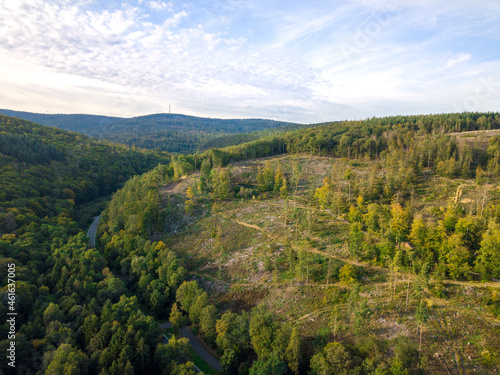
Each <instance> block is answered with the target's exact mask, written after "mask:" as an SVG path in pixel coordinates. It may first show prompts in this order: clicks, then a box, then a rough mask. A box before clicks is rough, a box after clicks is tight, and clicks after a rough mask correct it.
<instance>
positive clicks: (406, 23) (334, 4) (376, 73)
mask: <svg viewBox="0 0 500 375" xmlns="http://www.w3.org/2000/svg"><path fill="white" fill-rule="evenodd" d="M499 20H500V0H483V1H481V2H470V1H462V0H456V1H453V2H451V1H441V0H434V1H431V0H415V1H411V2H410V1H406V0H405V1H403V0H346V1H336V0H330V1H314V0H311V1H307V2H305V1H295V0H288V1H260V0H254V1H245V0H212V1H208V0H192V1H170V2H168V1H161V0H159V1H148V0H137V1H122V2H118V1H88V0H75V1H70V0H45V1H41V0H0V85H1V87H2V90H0V108H8V109H14V110H24V111H33V112H43V113H91V114H105V115H112V116H124V117H129V116H136V115H143V114H150V113H158V112H168V108H169V105H171V106H172V112H175V113H184V114H190V115H198V116H207V117H222V118H246V117H259V118H272V119H278V120H287V121H294V122H303V123H313V122H322V121H331V120H343V119H362V118H367V117H372V116H384V115H396V114H421V113H423V114H425V113H443V112H459V111H464V110H466V111H499V110H500V22H499Z"/></svg>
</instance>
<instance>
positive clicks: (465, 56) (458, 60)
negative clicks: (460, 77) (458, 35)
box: [446, 53, 471, 68]
mask: <svg viewBox="0 0 500 375" xmlns="http://www.w3.org/2000/svg"><path fill="white" fill-rule="evenodd" d="M470 58H471V55H470V54H468V53H461V54H460V55H458V56H457V57H455V58H452V59H449V60H448V61H447V62H446V68H451V67H452V66H454V65H457V64H460V63H463V62H466V61H467V60H470Z"/></svg>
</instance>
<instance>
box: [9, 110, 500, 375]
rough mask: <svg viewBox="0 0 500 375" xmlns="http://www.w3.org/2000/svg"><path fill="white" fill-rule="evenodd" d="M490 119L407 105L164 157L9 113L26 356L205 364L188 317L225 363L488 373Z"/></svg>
mask: <svg viewBox="0 0 500 375" xmlns="http://www.w3.org/2000/svg"><path fill="white" fill-rule="evenodd" d="M148 121H149V124H150V125H148V126H152V127H154V126H156V125H155V124H157V122H155V121H158V123H159V122H162V121H163V119H162V118H156V119H155V118H154V117H152V118H150V119H148ZM179 121H180V120H179ZM193 124H196V122H194V123H193ZM129 125H130V126H132V127H133V126H134V125H133V123H130V124H129ZM219 125H220V126H221V127H222V128H223V127H224V126H223V124H217V123H212V124H211V125H210V126H212V128H211V130H212V131H213V132H217V131H218V128H217V127H218V126H219ZM179 126H182V125H179ZM193 126H194V125H193ZM245 126H246V125H245ZM248 126H249V127H251V126H253V125H251V124H249V125H248ZM117 129H118V128H117ZM245 129H246V130H247V131H248V129H249V128H245ZM245 129H243V128H240V129H239V130H238V131H242V130H245ZM496 129H500V114H498V113H463V114H445V115H427V116H397V117H387V118H372V119H367V120H364V121H349V122H338V123H330V124H323V125H321V126H317V127H308V128H303V129H298V130H292V131H288V132H284V133H281V131H279V130H268V131H265V132H262V133H258V134H255V135H249V136H250V137H253V136H255V137H258V139H256V140H253V141H251V142H247V143H243V144H238V145H234V146H229V147H225V148H211V149H209V150H207V151H204V152H199V153H192V154H186V155H169V154H166V153H162V152H159V151H154V152H153V151H147V150H142V149H136V148H126V147H123V146H119V145H116V144H112V143H109V142H105V141H98V140H95V139H91V138H88V137H86V136H84V135H80V134H77V133H71V132H67V131H63V130H58V129H54V128H49V127H45V126H40V125H36V124H33V123H29V122H26V121H23V120H19V119H16V118H11V117H6V116H0V165H1V167H0V168H1V176H2V177H1V180H0V184H1V190H0V253H1V256H0V262H1V263H2V267H1V271H0V275H1V278H2V289H1V290H0V293H1V294H2V299H4V300H7V296H8V287H7V284H8V283H7V279H8V278H10V276H9V277H8V269H9V267H8V265H11V264H15V278H16V298H17V299H16V305H15V306H16V309H17V310H16V311H18V317H17V319H18V320H17V321H16V328H17V331H16V358H17V365H18V368H19V369H20V371H25V372H38V373H46V374H63V373H81V374H134V373H137V374H160V373H163V374H194V373H196V370H195V368H194V365H193V356H192V353H191V348H190V344H189V341H188V339H186V338H176V336H175V335H177V334H178V332H179V328H181V327H183V326H185V325H186V324H189V325H190V326H191V327H192V329H193V330H194V331H195V333H196V334H198V335H199V336H200V338H202V339H203V340H204V342H205V344H206V345H207V346H209V347H211V348H212V350H213V351H214V353H216V354H217V355H218V356H219V358H220V364H221V367H222V370H221V371H220V373H222V374H250V375H260V374H262V375H264V374H360V375H362V374H379V375H381V374H387V375H396V374H401V375H405V374H406V375H409V374H434V373H443V374H446V373H447V374H450V373H453V374H455V373H456V374H465V373H467V372H470V371H472V370H473V369H474V371H477V372H478V373H484V374H486V373H491V372H490V371H493V369H494V368H495V367H498V365H500V362H499V361H500V352H499V347H500V346H499V345H500V342H498V337H500V335H497V333H498V328H497V327H498V318H499V317H500V299H499V297H498V288H497V286H495V285H496V284H495V283H498V279H500V255H499V252H498V249H499V248H500V192H499V190H498V188H497V186H498V183H499V181H500V132H496V131H495V130H496ZM266 132H269V133H268V134H267V133H266ZM471 132H477V133H471ZM249 134H251V133H249ZM235 137H238V136H235ZM245 137H246V136H245ZM245 137H243V138H237V139H236V140H235V139H232V138H231V137H228V138H226V139H223V140H222V141H221V143H220V144H221V145H225V144H230V143H232V142H240V141H244V140H247V139H248V138H245ZM198 140H199V139H198ZM206 141H207V142H209V141H208V138H207V139H206ZM215 144H217V143H213V144H212V145H215ZM186 149H187V148H186ZM147 171H149V172H147ZM144 172H146V173H144ZM141 173H144V174H142V175H141ZM111 194H112V198H110V199H108V198H106V197H108V196H110V195H111ZM108 200H109V202H108ZM104 204H106V206H105V209H104V210H103V211H102V214H101V223H100V226H99V230H98V237H99V241H98V246H97V248H95V249H94V248H92V247H90V245H89V244H88V239H87V238H86V237H85V235H84V233H83V232H82V229H85V228H86V227H87V225H88V224H89V222H90V218H91V216H92V215H96V214H98V213H99V212H100V208H101V207H104ZM82 216H84V217H85V218H84V219H82ZM9 272H10V271H9ZM464 296H466V297H464ZM7 308H8V305H5V304H2V305H1V307H0V309H1V311H0V314H2V316H7V315H6V314H7ZM459 316H460V317H461V318H460V319H458V318H456V317H459ZM462 317H463V319H462ZM166 320H168V321H170V322H171V323H172V329H171V332H170V333H171V334H174V336H172V337H171V338H170V341H169V342H168V343H167V342H165V341H164V340H163V338H162V331H163V333H166V331H164V330H163V329H160V326H159V324H158V323H159V322H161V321H166ZM402 327H403V328H402ZM8 331H9V325H8V323H7V322H5V323H3V324H2V325H1V327H0V339H1V341H0V347H1V348H2V350H3V351H4V352H6V351H7V349H8V346H9V342H8V340H5V339H4V338H5V337H7V334H8ZM470 332H474V334H472V333H470ZM177 336H178V335H177ZM1 366H2V367H1V371H2V372H4V373H8V371H9V368H8V365H7V363H5V362H4V361H2V362H1ZM204 371H205V370H204ZM210 371H212V370H211V369H207V372H210Z"/></svg>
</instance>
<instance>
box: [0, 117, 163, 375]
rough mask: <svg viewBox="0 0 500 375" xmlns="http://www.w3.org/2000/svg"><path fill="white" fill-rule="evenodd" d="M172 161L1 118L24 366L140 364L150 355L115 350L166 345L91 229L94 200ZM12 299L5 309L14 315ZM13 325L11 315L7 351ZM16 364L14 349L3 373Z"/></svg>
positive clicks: (6, 237) (4, 210)
mask: <svg viewBox="0 0 500 375" xmlns="http://www.w3.org/2000/svg"><path fill="white" fill-rule="evenodd" d="M169 160H170V156H169V155H166V154H161V153H154V152H150V151H147V152H144V151H139V150H131V149H129V148H126V147H123V146H117V145H113V144H110V143H106V142H102V141H96V140H92V139H90V138H88V137H86V136H83V135H80V134H77V133H70V132H67V131H62V130H59V129H54V128H48V127H45V126H41V125H37V124H33V123H29V122H27V121H24V120H20V119H16V118H10V117H6V116H0V173H1V179H0V259H1V260H0V262H1V263H2V266H1V271H0V274H1V278H2V289H1V294H2V300H5V301H7V293H8V291H9V289H10V288H7V284H8V283H7V276H8V269H9V268H11V269H12V268H13V269H14V270H15V271H14V273H15V277H14V278H12V275H10V276H9V279H14V280H15V293H16V300H15V309H16V311H17V312H18V315H17V320H16V329H17V331H16V348H17V351H16V359H17V369H18V370H19V371H20V372H28V373H30V372H33V371H39V372H40V373H47V374H51V373H53V374H59V373H63V369H65V370H64V371H65V372H66V373H77V369H79V370H78V371H81V373H97V372H98V367H99V368H109V369H110V370H109V372H110V373H123V372H121V370H120V371H119V372H117V370H115V369H112V368H113V366H114V367H115V368H116V366H117V364H116V362H117V361H118V362H119V364H120V368H121V367H122V362H123V368H126V367H127V365H128V366H130V363H131V362H132V363H134V365H136V363H138V362H137V361H142V363H143V366H145V363H146V361H147V360H148V358H142V359H137V358H135V357H133V358H131V357H130V358H129V357H128V355H129V354H128V352H127V351H126V350H125V351H123V353H122V354H123V355H122V357H120V356H119V354H120V353H114V351H115V350H119V351H120V352H121V351H122V349H123V348H124V346H123V345H121V343H119V342H118V341H117V340H118V337H120V340H122V339H124V338H125V337H127V340H129V341H130V342H132V343H134V345H136V346H137V347H139V348H140V349H139V350H140V353H141V354H143V355H147V351H146V350H143V347H150V346H151V347H153V346H156V344H157V340H158V337H157V334H156V330H157V328H156V326H155V324H154V322H153V321H151V319H148V318H145V317H143V316H142V315H138V313H137V310H136V308H135V301H134V299H133V298H126V297H125V296H123V295H122V287H121V286H120V285H121V281H120V280H119V279H117V278H116V277H114V276H113V274H112V273H111V272H110V271H109V268H108V266H107V264H108V261H107V260H106V259H105V258H104V257H103V256H102V254H100V253H99V252H97V251H96V250H93V249H91V248H90V246H89V245H88V239H87V238H86V236H85V235H84V234H83V232H82V229H85V230H86V227H87V225H88V223H89V219H90V218H91V215H92V214H94V215H95V214H98V213H99V212H98V211H95V209H96V208H97V209H98V206H93V205H92V204H93V202H96V201H97V202H100V200H99V199H101V198H102V197H105V196H108V195H109V194H111V193H112V192H114V191H116V190H117V189H118V188H120V187H122V186H123V184H124V183H125V181H127V180H128V179H129V178H130V177H132V176H134V175H136V174H140V173H143V172H145V171H147V170H150V169H151V168H153V167H154V166H156V165H158V164H159V163H161V162H164V163H165V162H168V161H169ZM100 205H101V206H102V203H101V204H100ZM82 207H83V208H86V210H82ZM81 216H84V218H83V219H82V217H81ZM7 265H14V266H13V267H12V266H9V267H7ZM9 272H10V271H9ZM8 306H10V305H7V304H2V305H1V307H0V309H1V314H2V316H4V317H5V316H7V311H8V310H7V307H8ZM127 322H129V323H128V324H127ZM8 329H9V326H8V323H7V322H6V320H2V325H1V328H0V331H1V338H2V341H0V346H1V347H2V350H3V351H4V353H5V352H6V351H7V348H8V347H9V340H7V333H8ZM94 330H98V331H99V332H102V333H101V338H100V339H96V340H94V341H93V342H92V344H91V343H90V335H91V333H92V332H94ZM115 335H116V338H115V339H113V337H114V336H115ZM127 335H128V336H127ZM108 339H109V340H111V339H113V343H115V344H114V345H117V346H116V347H114V349H113V345H108V343H109V340H108ZM99 340H101V341H99ZM102 340H105V341H102ZM136 346H134V348H135V347H136ZM87 347H88V350H82V349H85V348H87ZM90 347H92V349H90ZM103 352H105V354H104V356H103V357H102V360H101V362H99V359H100V357H101V354H102V353H103ZM105 358H106V359H105ZM120 358H121V359H120ZM108 362H109V363H108ZM9 370H10V368H9V367H8V365H7V362H6V361H5V356H4V359H2V361H1V371H2V373H10V372H9Z"/></svg>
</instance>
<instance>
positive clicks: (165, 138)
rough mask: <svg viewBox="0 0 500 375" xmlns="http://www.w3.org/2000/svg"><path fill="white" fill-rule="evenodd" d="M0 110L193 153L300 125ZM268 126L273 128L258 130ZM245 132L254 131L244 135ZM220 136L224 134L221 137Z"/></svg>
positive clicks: (129, 141)
mask: <svg viewBox="0 0 500 375" xmlns="http://www.w3.org/2000/svg"><path fill="white" fill-rule="evenodd" d="M0 114H4V115H7V116H13V117H18V118H22V119H25V120H28V121H33V122H36V123H38V124H42V125H48V126H54V127H57V128H61V129H65V130H71V131H76V132H79V133H82V134H85V135H88V136H91V137H96V138H99V139H107V140H110V141H113V142H117V143H121V144H124V145H128V146H135V147H140V148H147V149H152V150H160V151H168V152H176V153H190V152H194V151H196V150H204V149H208V148H212V147H224V146H228V145H234V144H239V143H242V142H248V141H249V140H254V139H258V138H261V137H263V136H266V135H271V134H273V133H274V131H278V132H283V131H286V130H291V129H293V128H295V127H299V125H297V124H292V123H288V122H283V121H273V120H262V119H232V120H224V119H215V118H201V117H194V116H185V115H178V114H165V113H159V114H154V115H147V116H139V117H133V118H120V117H109V116H93V115H81V114H75V115H63V114H54V115H48V114H40V113H30V112H20V111H12V110H5V109H0ZM268 129H269V130H271V132H268V133H266V132H264V133H262V134H260V133H258V132H259V131H265V130H268ZM273 130H274V131H273ZM255 132H257V133H255ZM245 133H253V134H252V135H243V134H245ZM237 134H241V136H240V137H237V136H236V137H234V136H235V135H237ZM220 137H224V138H223V139H221V140H218V139H219V138H220ZM211 142H215V143H214V144H212V143H211Z"/></svg>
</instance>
